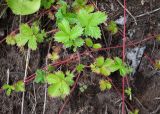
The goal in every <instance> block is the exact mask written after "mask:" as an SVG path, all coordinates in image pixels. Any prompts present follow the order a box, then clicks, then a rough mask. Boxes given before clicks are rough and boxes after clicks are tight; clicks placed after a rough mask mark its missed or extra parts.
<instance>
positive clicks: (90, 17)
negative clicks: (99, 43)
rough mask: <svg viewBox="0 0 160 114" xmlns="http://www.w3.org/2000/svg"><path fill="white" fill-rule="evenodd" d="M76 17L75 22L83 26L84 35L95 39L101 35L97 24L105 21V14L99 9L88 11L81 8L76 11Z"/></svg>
mask: <svg viewBox="0 0 160 114" xmlns="http://www.w3.org/2000/svg"><path fill="white" fill-rule="evenodd" d="M77 19H78V22H77V24H80V25H81V26H82V27H84V31H85V33H84V34H85V36H91V37H93V38H95V39H97V38H100V37H101V32H100V28H99V27H98V25H99V24H101V23H103V22H105V21H106V19H107V15H106V14H105V13H103V12H100V11H98V12H94V13H89V12H87V11H86V10H84V9H81V10H80V11H79V12H78V13H77Z"/></svg>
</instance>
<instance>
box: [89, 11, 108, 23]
mask: <svg viewBox="0 0 160 114" xmlns="http://www.w3.org/2000/svg"><path fill="white" fill-rule="evenodd" d="M106 19H107V15H106V14H105V13H104V12H100V11H97V12H95V13H91V20H90V22H89V26H97V25H99V24H101V23H103V22H105V21H106Z"/></svg>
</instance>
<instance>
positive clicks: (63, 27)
mask: <svg viewBox="0 0 160 114" xmlns="http://www.w3.org/2000/svg"><path fill="white" fill-rule="evenodd" d="M58 28H59V29H60V30H61V31H63V32H64V33H66V34H70V31H71V28H70V25H69V22H68V21H67V20H65V19H63V20H62V21H61V23H58Z"/></svg>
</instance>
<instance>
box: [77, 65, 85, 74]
mask: <svg viewBox="0 0 160 114" xmlns="http://www.w3.org/2000/svg"><path fill="white" fill-rule="evenodd" d="M84 67H85V66H84V65H83V64H79V65H78V66H76V70H77V71H78V72H79V73H80V72H82V71H83V70H84Z"/></svg>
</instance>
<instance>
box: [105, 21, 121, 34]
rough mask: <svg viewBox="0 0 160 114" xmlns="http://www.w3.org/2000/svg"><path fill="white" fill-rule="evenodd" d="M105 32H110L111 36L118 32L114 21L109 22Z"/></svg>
mask: <svg viewBox="0 0 160 114" xmlns="http://www.w3.org/2000/svg"><path fill="white" fill-rule="evenodd" d="M107 30H108V31H110V32H111V33H112V34H116V33H117V32H118V27H117V24H116V23H115V21H110V22H109V24H108V26H107Z"/></svg>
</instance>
